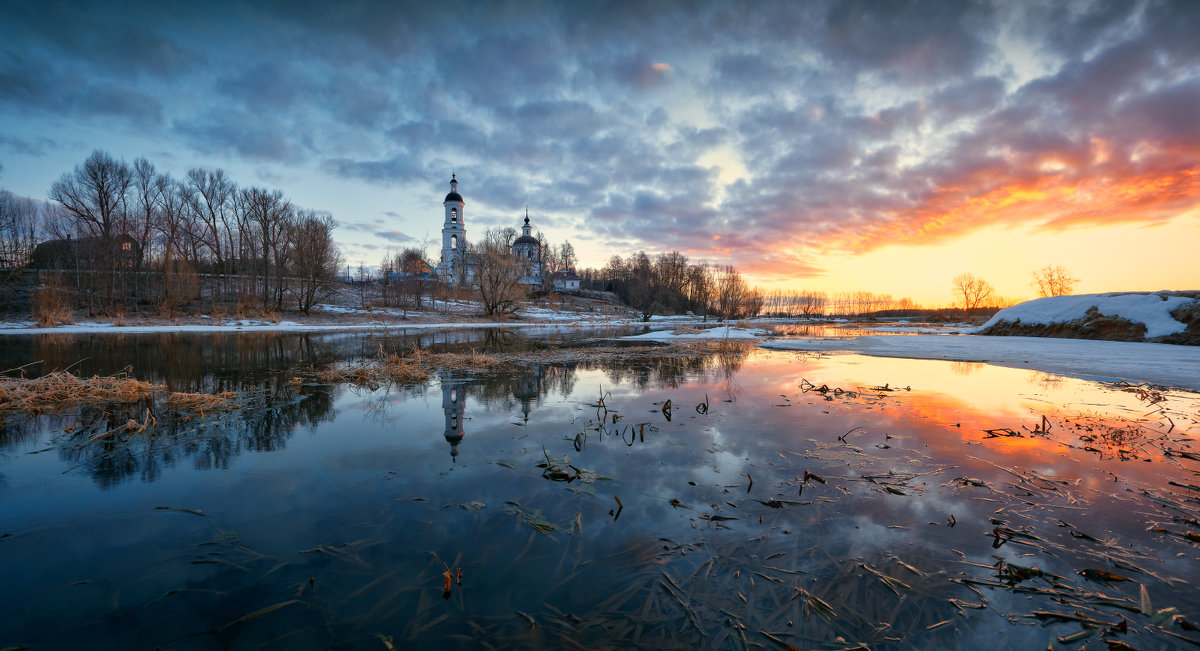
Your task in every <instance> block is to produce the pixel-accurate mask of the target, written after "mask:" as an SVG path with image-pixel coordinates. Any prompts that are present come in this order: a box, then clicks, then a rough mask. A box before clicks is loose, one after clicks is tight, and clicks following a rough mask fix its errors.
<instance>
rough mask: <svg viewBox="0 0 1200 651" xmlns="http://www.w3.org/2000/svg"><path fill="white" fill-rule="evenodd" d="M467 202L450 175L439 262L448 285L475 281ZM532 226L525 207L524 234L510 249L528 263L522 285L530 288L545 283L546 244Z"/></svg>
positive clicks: (441, 273) (444, 207) (439, 267)
mask: <svg viewBox="0 0 1200 651" xmlns="http://www.w3.org/2000/svg"><path fill="white" fill-rule="evenodd" d="M466 205H467V202H465V201H463V198H462V195H461V194H459V193H458V178H457V177H456V176H455V175H454V174H451V175H450V193H449V194H447V195H446V198H445V200H443V201H442V208H443V209H444V211H445V216H444V220H443V222H442V257H441V260H440V261H439V262H438V265H437V274H438V278H440V279H441V281H442V282H444V283H446V284H447V285H463V286H466V287H470V286H471V285H472V284H473V278H474V273H473V272H472V269H471V267H472V265H471V261H470V258H469V257H468V254H467V226H466V223H465V221H464V219H463V210H464V209H465V208H466ZM531 232H532V227H531V226H530V225H529V209H528V208H527V209H526V210H525V223H524V224H523V225H522V226H521V236H520V237H518V238H516V239H515V240H513V242H512V244H511V245H510V250H511V252H512V255H513V257H516V258H518V259H520V260H521V261H522V262H523V263H525V268H526V269H527V270H528V272H527V273H526V275H525V276H524V277H523V278H521V281H520V282H521V284H522V285H525V286H527V287H529V288H530V289H535V288H540V287H541V286H542V245H541V243H540V242H538V240H537V238H536V237H533V235H531Z"/></svg>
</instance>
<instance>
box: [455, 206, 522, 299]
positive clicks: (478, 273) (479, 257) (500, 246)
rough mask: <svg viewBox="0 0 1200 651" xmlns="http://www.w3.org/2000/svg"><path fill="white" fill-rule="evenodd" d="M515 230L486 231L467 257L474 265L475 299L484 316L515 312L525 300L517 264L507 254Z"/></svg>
mask: <svg viewBox="0 0 1200 651" xmlns="http://www.w3.org/2000/svg"><path fill="white" fill-rule="evenodd" d="M514 234H515V231H513V229H512V228H505V229H500V230H497V229H493V228H489V229H488V230H487V231H486V232H484V234H483V239H481V240H479V241H478V242H477V243H475V244H473V245H471V248H469V249H468V250H467V256H468V258H470V259H471V260H472V261H473V262H474V270H475V282H477V283H478V284H479V299H480V302H482V303H483V312H484V314H486V315H487V316H495V315H496V314H501V313H511V312H516V311H517V309H518V308H519V307H520V300H521V299H523V298H525V290H524V289H522V288H521V284H520V282H521V278H522V276H524V274H525V270H524V269H522V267H521V264H520V263H519V262H518V261H517V259H516V258H515V257H514V256H513V255H512V254H511V252H510V251H509V244H508V243H509V242H511V241H512V239H513V235H514Z"/></svg>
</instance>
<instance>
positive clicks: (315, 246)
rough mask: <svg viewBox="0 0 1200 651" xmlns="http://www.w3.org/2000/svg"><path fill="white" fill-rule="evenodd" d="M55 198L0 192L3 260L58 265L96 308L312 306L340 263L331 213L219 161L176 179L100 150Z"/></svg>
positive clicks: (142, 161) (61, 184)
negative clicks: (238, 175)
mask: <svg viewBox="0 0 1200 651" xmlns="http://www.w3.org/2000/svg"><path fill="white" fill-rule="evenodd" d="M48 197H49V200H50V202H49V203H48V204H44V205H41V206H38V205H36V204H35V203H34V202H32V201H30V200H23V201H22V200H17V199H15V198H14V197H12V195H11V193H6V194H5V195H4V196H3V197H0V205H2V206H3V208H2V210H3V219H0V242H3V244H0V255H3V256H4V257H5V259H4V260H3V265H2V266H5V267H7V268H10V269H11V268H15V267H22V266H30V267H33V268H37V269H41V270H47V271H57V272H58V274H57V277H56V278H55V282H59V283H66V284H67V285H68V287H69V288H70V289H75V290H77V291H78V293H79V295H80V297H81V299H82V300H83V301H85V302H86V304H87V306H88V308H89V312H91V313H95V312H100V313H106V314H120V313H125V312H130V311H138V310H139V309H142V308H146V307H151V308H156V309H159V310H163V311H166V312H171V311H173V310H174V309H175V308H177V307H179V306H182V305H186V304H189V303H196V302H202V301H207V302H210V303H212V304H214V305H215V304H217V303H225V302H230V301H236V303H237V305H238V308H239V309H254V310H260V311H273V310H279V309H282V308H283V307H284V305H285V303H286V304H288V305H294V306H295V307H296V308H298V309H299V310H301V311H304V312H307V311H308V310H309V309H311V307H312V306H313V305H314V304H316V303H318V302H319V301H321V300H322V299H323V298H325V297H326V295H327V294H328V293H329V292H330V291H331V290H332V288H333V286H334V285H333V283H334V281H336V280H337V273H338V269H339V268H340V267H341V265H342V256H341V253H340V252H339V251H338V249H337V247H336V246H335V244H334V242H333V229H334V227H335V226H336V222H335V221H334V219H333V217H332V216H331V215H329V214H328V213H324V212H319V211H314V210H305V209H302V208H300V207H298V206H296V205H294V204H293V203H292V202H291V201H290V200H289V199H287V198H286V197H285V196H284V195H283V193H282V192H281V191H279V190H274V189H268V188H263V187H259V186H239V185H238V184H237V183H236V182H235V181H233V179H231V178H230V177H228V176H227V175H226V174H225V172H224V171H223V170H220V169H204V168H195V169H192V170H190V171H188V173H187V174H186V176H184V177H183V178H180V179H176V178H173V177H172V176H171V175H170V174H167V173H160V172H158V171H157V169H156V168H155V166H154V164H153V163H151V162H150V161H149V160H148V159H146V158H138V159H137V160H135V161H134V162H133V164H127V163H126V162H125V161H122V160H117V159H114V158H113V157H112V156H111V155H109V154H108V153H106V152H104V151H100V150H97V151H94V152H93V153H92V154H91V155H90V156H89V157H88V158H87V160H85V161H84V162H83V163H81V164H79V165H77V166H76V167H75V169H74V170H72V171H70V172H67V173H65V174H63V175H62V177H61V178H59V179H58V180H57V181H55V182H54V183H53V184H52V185H51V187H50V190H49V193H48Z"/></svg>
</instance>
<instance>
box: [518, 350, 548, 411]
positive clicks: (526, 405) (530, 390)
mask: <svg viewBox="0 0 1200 651" xmlns="http://www.w3.org/2000/svg"><path fill="white" fill-rule="evenodd" d="M544 378H545V375H544V373H543V372H542V366H541V365H540V364H534V365H533V369H531V370H530V371H526V372H524V373H521V375H520V376H519V377H518V378H517V383H516V385H514V386H513V397H514V398H516V399H517V402H519V403H521V418H522V419H523V420H524V422H526V423H528V422H529V413H530V412H531V411H533V406H534V405H535V404H537V402H538V396H540V395H541V393H542V380H543V379H544Z"/></svg>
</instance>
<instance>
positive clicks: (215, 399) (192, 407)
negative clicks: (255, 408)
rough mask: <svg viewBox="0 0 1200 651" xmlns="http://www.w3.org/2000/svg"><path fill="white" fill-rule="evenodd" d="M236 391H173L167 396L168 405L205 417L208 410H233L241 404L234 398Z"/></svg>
mask: <svg viewBox="0 0 1200 651" xmlns="http://www.w3.org/2000/svg"><path fill="white" fill-rule="evenodd" d="M236 397H237V392H236V391H223V392H221V393H172V394H170V395H168V396H167V407H169V408H170V409H173V410H175V411H178V412H182V413H188V414H198V415H199V416H201V417H203V416H204V414H205V413H207V412H213V411H231V410H234V409H237V408H238V407H240V406H241V405H240V404H239V403H238V402H237V401H235V400H234V398H236Z"/></svg>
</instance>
